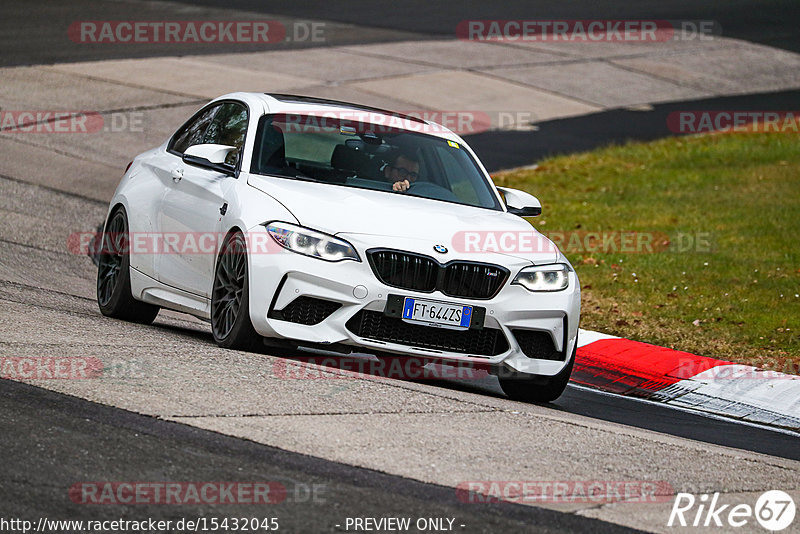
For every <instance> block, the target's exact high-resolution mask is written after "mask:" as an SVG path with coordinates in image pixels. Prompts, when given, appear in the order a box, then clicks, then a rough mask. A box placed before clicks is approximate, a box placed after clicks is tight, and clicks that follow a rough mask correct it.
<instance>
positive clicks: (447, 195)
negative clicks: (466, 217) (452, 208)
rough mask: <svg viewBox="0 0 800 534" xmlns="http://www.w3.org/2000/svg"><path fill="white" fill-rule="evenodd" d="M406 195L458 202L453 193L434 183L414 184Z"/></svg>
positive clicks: (407, 190)
mask: <svg viewBox="0 0 800 534" xmlns="http://www.w3.org/2000/svg"><path fill="white" fill-rule="evenodd" d="M406 193H409V194H411V195H414V196H418V197H424V198H433V199H435V200H449V201H452V202H458V197H457V196H456V195H455V194H454V193H453V192H452V191H450V190H449V189H446V188H444V187H442V186H441V185H439V184H435V183H433V182H414V183H413V184H411V185H410V186H409V188H408V189H406Z"/></svg>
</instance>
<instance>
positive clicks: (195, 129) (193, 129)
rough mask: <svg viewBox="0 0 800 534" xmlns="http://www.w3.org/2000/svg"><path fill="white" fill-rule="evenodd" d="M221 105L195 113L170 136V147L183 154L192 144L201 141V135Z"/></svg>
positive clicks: (197, 143)
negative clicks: (193, 116)
mask: <svg viewBox="0 0 800 534" xmlns="http://www.w3.org/2000/svg"><path fill="white" fill-rule="evenodd" d="M220 107H221V106H212V107H210V108H208V109H207V110H205V111H202V112H201V113H200V114H199V115H197V116H196V117H195V118H194V119H193V120H192V121H191V122H190V123H189V124H186V125H184V126H183V127H182V128H181V129H180V130H178V131H177V132H176V133H175V136H174V137H173V138H172V144H171V145H170V149H171V150H174V151H175V152H178V153H179V154H183V153H184V152H185V151H186V149H187V148H189V147H190V146H192V145H199V144H200V143H202V142H203V136H204V135H205V133H206V130H207V129H208V125H209V124H211V119H213V118H214V114H215V113H216V112H217V111H219V108H220Z"/></svg>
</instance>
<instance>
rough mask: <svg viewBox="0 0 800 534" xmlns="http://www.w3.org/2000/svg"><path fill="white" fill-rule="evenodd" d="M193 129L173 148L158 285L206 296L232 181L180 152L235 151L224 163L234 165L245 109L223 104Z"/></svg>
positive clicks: (236, 104)
mask: <svg viewBox="0 0 800 534" xmlns="http://www.w3.org/2000/svg"><path fill="white" fill-rule="evenodd" d="M200 119H201V120H200V121H199V123H198V125H197V127H196V128H194V129H192V128H190V129H192V130H193V131H191V132H186V135H184V136H183V137H181V138H179V139H177V142H176V143H175V144H174V145H173V146H172V147H171V148H172V150H171V151H170V156H172V157H173V161H172V164H173V165H172V167H170V182H171V184H170V186H169V187H168V188H167V189H166V193H165V194H164V197H163V199H162V201H161V209H160V211H159V227H160V230H161V232H162V233H163V242H164V250H163V252H162V254H160V255H159V259H158V260H157V261H158V274H159V280H160V281H161V282H163V283H164V284H167V285H170V286H172V287H176V288H178V289H182V290H184V291H188V292H190V293H193V294H196V295H199V296H203V297H207V298H209V297H210V296H211V285H212V280H213V274H214V267H215V262H216V246H215V244H216V242H217V240H219V239H221V237H220V236H219V233H220V232H221V231H222V230H223V229H222V217H223V212H224V211H225V209H226V208H225V207H224V206H225V204H226V200H225V191H227V190H229V189H230V184H227V185H226V183H225V182H226V181H227V180H234V179H235V178H232V177H230V176H227V175H226V174H223V173H221V172H218V171H214V170H210V169H206V168H202V167H197V166H194V165H189V164H186V163H184V162H183V160H182V159H181V156H182V153H183V151H185V150H186V149H187V148H188V147H190V146H193V145H196V144H200V143H214V144H225V145H230V146H236V147H237V148H238V150H236V151H232V152H231V154H230V155H229V159H228V161H227V162H228V163H231V164H234V165H235V164H236V163H237V162H238V158H239V157H240V151H241V148H242V146H243V144H244V136H245V134H246V130H247V108H246V107H245V106H244V104H242V103H239V102H224V103H222V104H221V105H219V106H216V107H215V108H214V109H213V110H209V113H207V114H204V115H202V116H201V117H200Z"/></svg>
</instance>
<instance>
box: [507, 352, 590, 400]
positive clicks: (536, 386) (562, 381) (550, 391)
mask: <svg viewBox="0 0 800 534" xmlns="http://www.w3.org/2000/svg"><path fill="white" fill-rule="evenodd" d="M577 349H578V344H577V343H576V344H575V348H574V349H573V350H572V356H571V357H570V360H569V363H568V364H567V366H566V367H564V369H562V370H561V371H560V372H559V373H558V374H557V375H554V376H539V375H528V376H524V375H523V376H519V375H517V376H508V377H504V376H499V377H498V379H499V380H500V387H501V388H502V389H503V393H505V394H506V395H508V397H509V398H510V399H513V400H518V401H522V402H551V401H554V400H556V399H557V398H559V397H560V396H561V394H562V393H564V390H565V389H566V388H567V384H568V383H569V377H570V375H571V374H572V366H573V365H574V364H575V354H576V351H577Z"/></svg>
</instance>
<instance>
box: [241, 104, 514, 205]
mask: <svg viewBox="0 0 800 534" xmlns="http://www.w3.org/2000/svg"><path fill="white" fill-rule="evenodd" d="M397 120H398V122H400V123H403V124H404V126H405V128H400V127H397V126H396V125H388V124H375V123H374V122H360V121H355V120H345V119H343V118H331V117H330V116H329V115H326V116H321V115H313V114H307V115H300V114H280V115H265V116H263V117H262V118H261V120H260V122H259V127H258V132H257V134H256V142H255V147H254V149H253V160H252V167H251V172H253V173H255V174H265V175H272V176H281V177H287V178H294V179H298V180H310V181H316V182H325V183H329V184H337V185H341V186H346V187H358V188H362V189H371V190H375V191H384V192H387V193H390V194H404V195H411V196H418V197H423V198H429V199H434V200H441V201H445V202H454V203H457V204H466V205H469V206H477V207H481V208H488V209H495V210H502V208H501V206H500V204H499V202H498V200H497V196H496V195H495V194H494V192H493V189H492V186H491V184H490V183H489V182H488V181H487V180H486V178H485V177H484V175H483V173H482V172H481V170H480V168H479V167H478V165H477V164H476V163H475V161H474V159H473V158H472V157H471V156H470V154H469V152H467V151H466V150H465V149H464V147H462V146H461V145H460V144H459V143H456V142H454V141H450V140H447V139H442V138H439V137H435V136H432V135H427V134H424V133H417V132H414V131H410V128H409V125H411V126H419V129H420V130H421V129H424V128H435V126H432V125H427V124H424V123H415V122H414V121H412V120H410V119H400V118H397ZM397 182H406V183H405V184H402V185H401V186H400V188H403V187H407V190H405V191H403V192H395V191H394V190H393V186H394V184H396V183H397Z"/></svg>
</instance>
